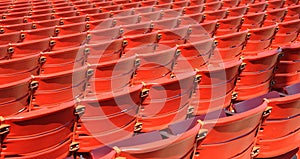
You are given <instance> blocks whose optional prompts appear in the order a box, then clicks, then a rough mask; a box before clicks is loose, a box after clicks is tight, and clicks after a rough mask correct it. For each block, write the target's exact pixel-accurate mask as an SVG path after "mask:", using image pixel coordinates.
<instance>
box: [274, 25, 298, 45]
mask: <svg viewBox="0 0 300 159" xmlns="http://www.w3.org/2000/svg"><path fill="white" fill-rule="evenodd" d="M278 27H279V30H278V33H277V34H276V36H275V39H274V41H273V43H272V46H273V47H279V46H284V45H289V44H290V43H291V42H293V41H295V40H297V37H298V34H299V30H300V20H299V19H298V20H293V21H288V22H281V23H279V24H278Z"/></svg>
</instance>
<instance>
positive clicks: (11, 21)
mask: <svg viewBox="0 0 300 159" xmlns="http://www.w3.org/2000/svg"><path fill="white" fill-rule="evenodd" d="M24 22H26V19H25V18H24V17H20V18H10V19H1V20H0V25H13V24H20V23H24Z"/></svg>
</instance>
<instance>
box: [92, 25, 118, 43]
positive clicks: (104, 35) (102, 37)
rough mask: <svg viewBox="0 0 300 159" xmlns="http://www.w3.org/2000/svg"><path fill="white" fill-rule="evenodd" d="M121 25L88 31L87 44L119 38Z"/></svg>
mask: <svg viewBox="0 0 300 159" xmlns="http://www.w3.org/2000/svg"><path fill="white" fill-rule="evenodd" d="M122 32H123V30H122V29H121V27H113V28H109V29H100V30H92V31H88V36H89V40H88V43H89V44H98V43H101V42H106V41H107V40H114V39H119V38H120V37H121V36H122Z"/></svg>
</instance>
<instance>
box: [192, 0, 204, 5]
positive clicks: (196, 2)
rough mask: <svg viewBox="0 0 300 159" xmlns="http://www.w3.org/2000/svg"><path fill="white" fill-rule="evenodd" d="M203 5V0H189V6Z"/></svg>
mask: <svg viewBox="0 0 300 159" xmlns="http://www.w3.org/2000/svg"><path fill="white" fill-rule="evenodd" d="M203 3H205V1H204V0H190V6H195V5H201V4H203Z"/></svg>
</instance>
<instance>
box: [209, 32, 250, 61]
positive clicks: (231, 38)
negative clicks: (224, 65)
mask: <svg viewBox="0 0 300 159" xmlns="http://www.w3.org/2000/svg"><path fill="white" fill-rule="evenodd" d="M248 39H249V34H248V32H247V31H242V32H237V33H232V34H226V35H222V36H216V37H215V40H216V42H217V49H216V50H215V51H214V53H213V55H212V57H211V59H210V62H211V63H218V62H222V61H223V62H229V61H236V60H239V59H240V57H241V56H242V49H243V48H244V47H245V45H246V43H247V40H248Z"/></svg>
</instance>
